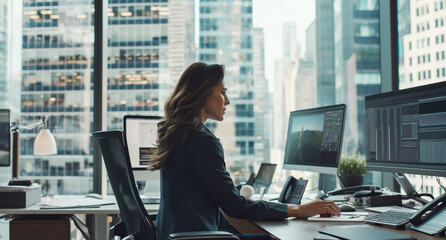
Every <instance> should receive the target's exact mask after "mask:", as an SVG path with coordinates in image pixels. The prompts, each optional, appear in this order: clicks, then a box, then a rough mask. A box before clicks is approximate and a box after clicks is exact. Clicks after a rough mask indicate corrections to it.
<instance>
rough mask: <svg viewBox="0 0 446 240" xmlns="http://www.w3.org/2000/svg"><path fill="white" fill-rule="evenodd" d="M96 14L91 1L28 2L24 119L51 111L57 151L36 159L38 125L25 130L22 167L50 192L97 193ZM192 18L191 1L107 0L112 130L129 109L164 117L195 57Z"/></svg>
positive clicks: (120, 122)
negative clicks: (173, 92)
mask: <svg viewBox="0 0 446 240" xmlns="http://www.w3.org/2000/svg"><path fill="white" fill-rule="evenodd" d="M170 8H172V9H170ZM93 17H94V9H93V5H92V2H91V1H86V0H81V1H52V2H49V1H31V0H25V1H24V3H23V19H24V22H23V51H22V56H23V61H22V72H23V81H22V87H21V97H22V101H21V119H22V120H29V121H33V120H35V119H37V118H39V117H40V116H43V115H47V116H48V119H49V120H48V127H49V129H50V130H51V131H52V132H53V134H54V136H55V138H56V141H57V145H58V154H57V155H56V156H48V157H34V156H33V153H32V146H33V143H32V141H33V139H34V136H35V134H36V130H33V131H28V132H27V131H24V132H23V133H22V134H21V136H22V138H21V145H22V147H21V149H22V150H21V151H22V154H21V156H22V159H21V160H22V164H21V170H20V171H21V175H25V176H26V177H27V178H31V179H34V180H36V181H38V182H40V183H41V184H42V186H43V192H44V193H50V194H51V193H57V194H83V193H87V192H91V191H92V187H93V185H92V162H93V159H92V155H91V154H92V144H91V142H90V134H91V131H92V120H93V118H92V116H93V114H92V110H93V101H92V94H93V88H94V86H93V79H92V77H93V75H92V73H93V69H94V66H93V59H94V56H93V44H94V43H93V39H94V35H93V34H94V33H93V24H94V18H93ZM193 19H194V2H193V1H191V0H188V1H179V0H171V1H167V0H160V1H156V2H155V1H147V0H144V1H134V0H128V1H119V0H110V1H109V8H108V46H107V47H108V48H107V51H106V52H105V54H107V55H108V63H107V67H108V73H107V111H108V115H107V117H108V127H109V128H122V117H123V116H124V115H125V114H141V115H161V114H162V111H163V109H162V108H163V103H164V100H165V98H166V97H167V94H168V93H169V91H170V89H171V87H172V86H173V84H174V81H175V80H174V79H178V76H179V73H178V72H179V69H184V68H185V67H186V66H187V65H188V64H189V63H190V62H192V61H193V57H194V56H195V53H194V48H190V46H191V45H193V44H194V31H193V29H194V20H193ZM170 39H172V41H169V40H170ZM170 48H173V49H178V50H177V51H173V50H172V51H170V50H169V49H170ZM181 49H183V50H181ZM171 56H172V57H171ZM169 65H172V68H170V67H169ZM68 185H69V186H70V187H69V188H68V187H67V186H68Z"/></svg>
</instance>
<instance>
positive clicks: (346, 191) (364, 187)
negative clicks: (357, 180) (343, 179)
mask: <svg viewBox="0 0 446 240" xmlns="http://www.w3.org/2000/svg"><path fill="white" fill-rule="evenodd" d="M380 189H381V188H380V187H379V186H375V185H360V186H353V187H346V188H343V189H339V190H335V191H331V192H328V195H343V194H354V193H356V192H358V191H364V190H369V191H376V190H380Z"/></svg>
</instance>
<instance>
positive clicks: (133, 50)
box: [0, 0, 438, 194]
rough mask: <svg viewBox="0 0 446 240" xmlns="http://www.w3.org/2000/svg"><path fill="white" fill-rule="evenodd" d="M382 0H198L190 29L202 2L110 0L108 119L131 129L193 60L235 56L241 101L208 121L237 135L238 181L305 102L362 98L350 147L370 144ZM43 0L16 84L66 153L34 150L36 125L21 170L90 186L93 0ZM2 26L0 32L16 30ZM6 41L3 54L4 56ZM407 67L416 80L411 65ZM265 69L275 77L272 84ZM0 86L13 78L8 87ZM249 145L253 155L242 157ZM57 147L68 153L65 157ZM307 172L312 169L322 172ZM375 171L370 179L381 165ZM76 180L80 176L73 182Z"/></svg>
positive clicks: (272, 147)
mask: <svg viewBox="0 0 446 240" xmlns="http://www.w3.org/2000/svg"><path fill="white" fill-rule="evenodd" d="M6 2H7V3H5V1H0V6H2V7H3V4H9V2H11V1H6ZM148 2H150V4H146V3H148ZM379 2H380V1H376V0H362V1H346V2H345V3H342V5H341V1H338V0H335V1H327V4H319V2H318V1H315V0H312V1H307V0H298V1H292V0H290V1H288V2H287V4H283V6H281V7H282V11H278V12H271V3H270V2H268V1H249V0H248V1H243V4H241V5H240V4H235V5H234V6H232V5H231V4H227V3H226V4H224V3H222V2H218V1H211V2H209V1H198V2H197V4H199V6H196V7H197V9H198V10H199V11H198V13H197V15H196V16H195V18H196V20H197V21H196V22H197V26H196V32H194V34H191V29H189V28H188V27H189V26H193V25H194V23H195V19H192V17H191V16H193V15H194V9H195V8H190V9H189V10H185V11H190V12H184V13H182V14H180V15H178V16H175V17H172V18H169V16H171V15H170V14H174V11H172V9H169V4H168V3H167V2H166V1H145V3H144V4H142V3H140V1H110V2H109V4H108V7H109V9H108V12H107V15H108V34H109V35H108V36H106V37H107V39H108V41H107V43H108V46H107V47H108V49H107V51H106V52H105V53H104V54H106V56H104V57H105V58H106V67H107V68H108V69H107V70H108V71H107V72H108V75H107V76H104V79H105V80H104V81H105V84H106V85H107V86H106V88H107V92H106V96H105V98H106V103H104V104H105V105H106V108H107V115H106V119H107V120H106V121H107V127H108V128H109V129H112V128H113V129H115V128H118V129H122V117H123V116H124V115H125V114H145V115H154V116H155V115H163V104H164V102H165V100H166V97H167V95H168V93H169V91H170V90H171V89H170V87H171V86H173V85H174V84H175V81H176V80H177V79H178V77H179V75H180V74H181V72H182V70H183V69H184V68H185V67H187V65H188V64H190V63H191V62H194V61H205V62H208V63H221V64H225V65H226V81H227V85H228V86H229V91H228V93H229V97H230V100H231V102H232V104H231V105H229V108H228V112H227V116H228V119H227V120H226V121H224V122H209V123H207V126H209V128H210V129H211V130H212V131H215V132H216V134H217V135H220V134H221V135H222V136H221V139H222V142H224V143H225V146H228V147H225V151H226V154H225V157H226V158H227V163H228V169H230V170H231V171H233V172H240V173H242V174H241V175H238V176H235V177H234V180H235V181H236V182H240V181H244V180H246V179H247V177H248V176H249V172H248V171H247V169H249V167H251V168H252V167H255V166H258V165H259V163H260V162H262V161H272V162H275V163H280V162H282V159H281V158H280V157H279V156H280V155H281V154H282V153H283V151H284V144H285V143H284V142H283V136H285V135H286V128H287V115H288V113H289V112H290V111H293V110H296V109H303V108H313V107H317V106H327V105H333V104H339V103H347V105H349V106H355V109H352V111H348V113H347V114H352V115H350V116H347V117H346V118H347V119H349V121H353V122H351V123H349V122H347V124H346V125H348V126H352V127H350V128H348V129H346V130H345V136H346V137H345V139H344V144H343V152H345V153H347V152H351V151H358V152H360V153H364V138H363V136H364V123H363V120H364V115H365V113H364V97H365V96H367V95H370V94H375V93H379V92H380V91H381V75H380V61H381V60H380V47H381V46H380V38H381V36H380V28H379V26H380V22H379V21H380V20H379V19H380V6H379ZM34 3H35V1H33V0H24V1H23V9H22V13H21V14H18V15H22V16H23V19H22V20H23V26H24V28H23V36H22V40H23V46H18V48H14V49H21V50H20V51H21V52H17V53H15V55H16V56H19V55H21V56H22V62H21V66H22V69H21V71H20V72H19V73H17V74H18V75H19V76H21V79H22V82H21V85H20V88H12V87H10V88H9V89H14V90H15V91H16V92H15V94H16V95H17V96H20V100H17V102H18V103H17V106H14V107H16V108H17V109H19V110H20V117H21V119H23V120H29V121H33V120H35V119H36V116H40V115H42V114H46V115H48V117H49V121H48V124H49V128H50V130H51V131H52V132H53V133H54V135H55V138H56V140H57V143H58V146H59V152H60V153H59V155H58V156H50V157H39V158H38V157H35V156H33V155H32V135H33V134H35V132H29V133H26V134H23V135H22V139H21V143H22V146H23V153H22V157H23V160H22V165H21V168H22V170H23V171H22V172H23V177H32V178H33V179H35V181H40V182H41V183H42V185H44V189H43V193H44V194H47V193H48V194H53V193H54V194H85V193H88V192H91V191H92V167H93V157H92V151H93V148H92V144H91V141H90V133H91V131H92V129H93V127H92V126H93V123H92V119H93V118H92V111H93V90H94V84H92V83H94V81H93V69H94V65H93V60H94V56H93V52H94V51H93V50H94V49H93V48H94V42H93V39H94V33H93V32H92V29H93V28H92V27H91V26H92V24H94V23H93V22H92V19H93V12H92V11H91V9H92V6H91V4H92V2H91V1H70V4H69V5H64V4H59V5H58V6H54V7H46V6H45V7H42V6H36V4H34ZM181 3H183V2H182V1H178V4H181ZM194 3H195V2H194ZM255 4H257V5H256V6H255V7H254V5H255ZM345 4H346V5H348V6H346V5H345ZM186 9H188V8H186ZM427 11H428V10H427V9H426V12H427ZM33 12H35V14H33ZM422 12H424V7H423V10H422ZM418 14H419V9H417V15H418ZM35 15H38V17H36V16H35ZM282 16H287V19H294V20H293V22H291V23H290V24H289V23H288V22H283V21H280V23H277V22H276V21H272V20H271V19H274V18H278V17H282ZM342 16H351V18H343V17H342ZM2 17H4V16H3V15H1V14H0V18H2ZM167 20H169V21H167ZM171 21H172V22H171ZM175 21H178V22H175ZM5 22H6V21H0V24H4V23H5ZM414 24H415V23H414ZM416 24H417V26H418V28H419V29H421V26H423V27H427V25H426V23H425V22H417V23H416ZM141 26H144V27H141ZM169 26H176V27H178V29H170V28H169ZM1 27H3V26H0V31H3V29H7V28H1ZM259 29H261V31H257V30H259ZM37 30H39V31H37ZM2 33H3V32H0V36H1V34H2ZM10 34H11V33H10V32H8V33H7V35H8V36H9V35H10ZM195 35H196V38H197V39H195ZM424 38H426V36H425V37H424ZM334 39H336V41H334ZM418 39H422V38H418V37H417V38H411V39H408V40H406V41H409V42H408V44H406V45H405V46H407V45H408V46H409V49H412V41H415V40H418ZM2 41H3V39H0V51H2V52H1V54H0V56H4V55H6V54H4V52H3V50H4V49H3V48H2V47H1V46H3V45H2V44H3V42H2ZM195 42H197V44H195ZM437 43H438V37H437ZM414 44H415V42H414ZM417 44H418V43H417ZM427 44H429V43H427ZM296 46H300V47H299V48H298V47H296ZM417 47H418V45H417ZM413 52H416V51H413ZM281 53H283V54H281ZM418 55H419V53H418V54H417V55H411V56H410V57H411V58H410V61H406V62H410V64H412V58H413V59H415V57H416V56H418ZM171 56H175V58H173V57H172V58H171ZM266 56H267V57H266ZM98 57H100V56H98ZM276 59H278V61H277V69H275V67H276V63H275V60H276ZM346 60H348V61H346ZM406 60H407V59H406ZM2 61H3V59H0V63H1V64H0V86H2V79H5V78H2V77H1V76H3V75H1V74H2V73H3V72H2V71H6V70H5V68H4V67H3V66H7V64H3V62H2ZM352 61H354V62H352ZM413 61H416V60H413ZM418 63H420V58H419V56H418ZM263 66H265V67H263ZM19 69H20V67H19ZM346 70H348V71H346ZM275 71H280V72H279V73H280V74H277V75H276V74H274V72H275ZM296 73H299V74H298V75H296ZM408 73H409V72H408ZM414 74H416V72H414ZM11 75H13V74H11ZM407 76H411V77H410V79H411V80H412V72H410V75H409V74H408V75H407ZM293 77H295V78H293ZM414 78H416V75H415V77H414ZM267 79H268V80H269V81H270V82H271V83H272V84H275V85H273V86H269V85H268V84H269V82H268V81H267ZM293 81H298V82H300V83H302V84H294V82H293ZM416 81H417V80H416V79H413V82H416ZM351 83H353V84H354V85H355V86H354V88H353V89H355V91H353V92H351V89H352V88H350V87H348V88H347V87H346V86H348V85H349V84H351ZM8 84H12V83H8ZM293 87H295V88H293ZM269 88H270V89H269ZM273 89H275V92H274V93H273V94H272V95H270V94H269V91H270V90H273ZM278 89H283V90H280V91H279V90H278ZM0 91H4V89H2V88H1V87H0ZM351 94H355V96H353V97H351ZM0 96H3V92H0ZM270 100H271V101H270ZM11 102H14V101H11ZM0 103H3V101H0ZM245 155H249V159H248V160H246V161H245V162H243V161H241V159H247V158H243V156H245ZM58 157H61V158H62V159H63V160H61V161H58V160H56V159H58ZM245 157H246V156H245ZM240 162H243V164H240ZM286 174H289V172H287V173H286ZM292 174H295V173H292ZM303 174H304V175H305V176H310V177H311V176H312V174H313V173H303ZM313 175H314V174H313ZM310 177H308V178H310ZM46 178H50V179H51V180H46ZM367 179H368V180H366V181H369V182H370V183H372V178H371V174H370V175H369V176H368V178H367ZM278 184H279V185H280V183H278ZM72 185H75V186H78V187H69V186H72ZM315 185H317V183H315V182H312V183H310V186H311V187H314V186H315ZM270 189H272V190H273V189H275V188H274V187H271V188H270ZM276 191H277V189H276Z"/></svg>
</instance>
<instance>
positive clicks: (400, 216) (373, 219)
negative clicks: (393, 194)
mask: <svg viewBox="0 0 446 240" xmlns="http://www.w3.org/2000/svg"><path fill="white" fill-rule="evenodd" d="M412 215H413V212H401V211H394V210H390V211H387V212H382V213H378V214H375V215H373V216H368V217H366V218H365V219H364V222H367V223H374V224H381V225H387V226H392V227H399V226H403V225H405V224H406V223H409V218H410V217H411V216H412Z"/></svg>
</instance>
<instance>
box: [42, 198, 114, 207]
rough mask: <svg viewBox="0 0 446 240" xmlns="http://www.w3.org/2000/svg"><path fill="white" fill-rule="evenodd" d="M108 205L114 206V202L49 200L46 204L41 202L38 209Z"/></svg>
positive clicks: (92, 199) (81, 199)
mask: <svg viewBox="0 0 446 240" xmlns="http://www.w3.org/2000/svg"><path fill="white" fill-rule="evenodd" d="M109 204H115V202H114V201H110V200H102V199H94V198H73V199H51V200H49V201H47V202H41V203H40V208H45V209H51V208H94V207H100V206H102V205H109Z"/></svg>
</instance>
